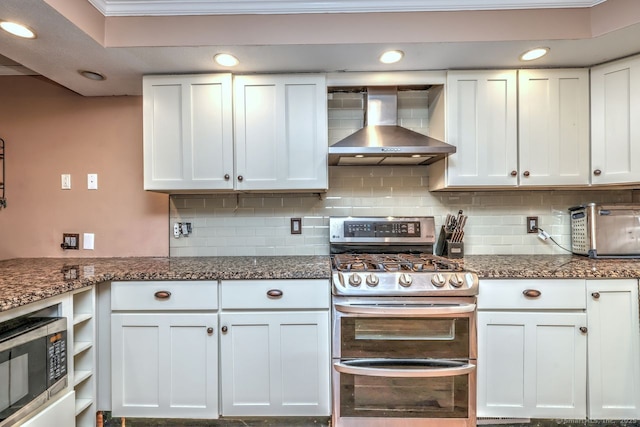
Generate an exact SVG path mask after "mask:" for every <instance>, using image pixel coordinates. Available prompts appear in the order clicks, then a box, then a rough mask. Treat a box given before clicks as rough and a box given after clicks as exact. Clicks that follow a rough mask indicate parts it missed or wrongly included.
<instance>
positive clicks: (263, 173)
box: [143, 74, 328, 193]
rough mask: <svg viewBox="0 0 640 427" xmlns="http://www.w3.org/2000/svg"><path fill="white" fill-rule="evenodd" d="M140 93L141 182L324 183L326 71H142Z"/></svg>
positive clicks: (168, 186)
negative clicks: (241, 73)
mask: <svg viewBox="0 0 640 427" xmlns="http://www.w3.org/2000/svg"><path fill="white" fill-rule="evenodd" d="M234 82H235V83H234ZM234 90H235V92H234ZM143 100H144V101H143V102H144V107H143V112H144V188H145V190H156V191H164V192H169V193H171V192H176V193H179V192H202V191H221V190H222V191H234V190H242V191H245V190H258V191H278V190H283V191H290V190H293V191H306V190H311V191H324V190H326V189H327V187H328V167H327V151H328V138H327V90H326V81H325V76H324V75H318V74H313V75H312V74H308V75H265V76H238V77H233V78H232V76H231V74H211V75H174V76H145V77H144V78H143ZM234 107H235V117H234ZM234 126H235V135H234Z"/></svg>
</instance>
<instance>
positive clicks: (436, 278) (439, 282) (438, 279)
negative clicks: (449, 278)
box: [431, 273, 446, 288]
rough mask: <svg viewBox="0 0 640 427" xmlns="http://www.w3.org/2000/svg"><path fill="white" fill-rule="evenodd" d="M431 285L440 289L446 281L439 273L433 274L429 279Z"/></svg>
mask: <svg viewBox="0 0 640 427" xmlns="http://www.w3.org/2000/svg"><path fill="white" fill-rule="evenodd" d="M431 283H433V286H435V287H436V288H441V287H443V286H444V284H445V283H446V280H445V278H444V276H443V275H442V274H441V273H437V274H434V275H433V277H432V278H431Z"/></svg>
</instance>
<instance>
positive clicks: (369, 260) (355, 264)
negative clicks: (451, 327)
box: [333, 254, 462, 273]
mask: <svg viewBox="0 0 640 427" xmlns="http://www.w3.org/2000/svg"><path fill="white" fill-rule="evenodd" d="M333 266H334V269H335V270H337V271H344V272H357V271H362V272H364V271H368V272H374V271H375V272H392V273H393V272H405V271H413V272H434V271H461V270H462V269H461V267H460V265H459V264H458V263H456V262H453V261H450V260H447V259H444V258H440V257H437V256H435V255H431V254H338V255H334V256H333Z"/></svg>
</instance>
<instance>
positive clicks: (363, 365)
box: [333, 359, 476, 427]
mask: <svg viewBox="0 0 640 427" xmlns="http://www.w3.org/2000/svg"><path fill="white" fill-rule="evenodd" d="M474 362H475V361H473V360H472V361H467V362H465V361H448V360H431V359H414V360H407V359H404V360H392V359H357V360H351V361H336V362H335V363H334V365H333V369H334V370H333V376H334V378H333V380H334V381H333V384H334V419H333V425H334V426H335V427H364V426H366V427H382V426H385V427H392V426H396V425H397V426H403V427H414V426H415V427H417V426H420V427H435V426H438V427H453V426H465V427H466V426H475V423H476V412H475V405H476V393H475V389H476V367H475V363H474Z"/></svg>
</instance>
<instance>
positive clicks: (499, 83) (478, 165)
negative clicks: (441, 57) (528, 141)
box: [447, 70, 518, 187]
mask: <svg viewBox="0 0 640 427" xmlns="http://www.w3.org/2000/svg"><path fill="white" fill-rule="evenodd" d="M516 89H517V81H516V71H514V70H510V71H451V72H449V74H448V76H447V100H448V101H447V105H448V107H447V129H448V131H447V142H448V143H450V144H453V145H455V146H456V147H457V151H456V153H455V154H452V155H450V156H449V157H448V158H447V162H448V163H447V184H448V186H452V187H456V186H458V187H486V186H512V187H513V186H516V185H517V184H518V177H517V170H518V157H517V156H518V149H517V144H518V140H517V137H518V135H517V103H516V100H517V98H516ZM512 172H515V175H512V174H511V173H512Z"/></svg>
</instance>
